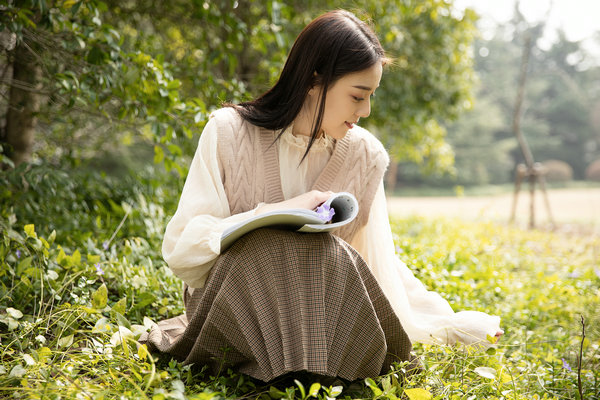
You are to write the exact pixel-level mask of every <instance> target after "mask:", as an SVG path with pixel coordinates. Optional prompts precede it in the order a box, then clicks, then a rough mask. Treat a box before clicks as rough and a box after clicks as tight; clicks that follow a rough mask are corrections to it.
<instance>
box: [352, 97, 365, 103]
mask: <svg viewBox="0 0 600 400" xmlns="http://www.w3.org/2000/svg"><path fill="white" fill-rule="evenodd" d="M352 98H353V99H354V101H356V102H359V101H363V100H364V98H363V97H356V96H352Z"/></svg>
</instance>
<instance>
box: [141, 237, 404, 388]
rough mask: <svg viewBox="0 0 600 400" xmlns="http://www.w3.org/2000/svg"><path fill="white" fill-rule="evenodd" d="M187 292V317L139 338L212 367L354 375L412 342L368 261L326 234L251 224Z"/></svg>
mask: <svg viewBox="0 0 600 400" xmlns="http://www.w3.org/2000/svg"><path fill="white" fill-rule="evenodd" d="M184 299H185V306H186V315H184V316H179V317H176V318H172V319H170V320H166V321H162V322H160V323H159V324H158V325H157V326H155V327H154V328H153V329H152V330H151V331H150V333H149V334H148V335H147V337H144V338H142V339H140V341H142V342H145V343H147V344H148V346H149V348H150V349H151V350H156V351H160V352H163V353H169V354H171V355H172V356H174V357H176V358H178V359H180V360H182V361H184V362H185V363H194V364H199V365H207V366H208V367H209V369H210V370H211V371H213V372H217V371H219V370H220V369H222V368H223V367H231V368H233V369H235V370H237V371H240V372H243V373H245V374H248V375H250V376H252V377H254V378H256V379H259V380H262V381H270V380H272V379H274V378H276V377H278V376H281V375H284V374H286V373H289V372H295V371H308V372H310V373H315V374H319V375H326V376H337V377H340V378H344V379H347V380H355V379H359V378H365V377H369V376H377V375H379V374H381V373H382V372H385V371H387V370H388V369H389V367H390V365H391V364H392V363H393V362H399V361H407V360H409V359H410V351H411V348H412V347H411V343H410V340H409V338H408V336H407V335H406V332H404V329H403V328H402V325H401V324H400V321H399V320H398V318H397V317H396V315H395V314H394V312H393V310H392V308H391V306H390V304H389V302H388V301H387V299H386V297H385V296H384V294H383V292H382V291H381V289H380V287H379V285H378V284H377V282H376V280H375V278H374V277H373V275H372V274H371V272H370V270H369V268H368V266H367V265H366V263H365V261H364V260H363V259H362V258H361V257H360V255H359V254H358V253H357V252H356V251H355V250H354V249H353V248H352V247H351V246H350V245H348V244H347V243H346V242H344V241H343V240H341V239H339V238H338V237H336V236H333V235H330V234H327V233H322V234H302V233H296V232H288V231H281V230H275V229H259V230H256V231H253V232H251V233H249V234H247V235H245V236H244V237H242V238H241V239H239V240H238V241H237V242H236V243H235V244H234V245H233V246H232V247H230V248H229V249H228V250H227V251H225V252H224V253H223V254H221V255H220V256H219V258H218V259H217V261H216V262H215V264H214V266H213V268H212V270H211V273H210V276H209V278H208V280H207V282H206V285H205V286H204V288H201V289H194V290H193V292H192V293H191V294H190V293H189V291H188V290H187V289H186V291H185V292H184Z"/></svg>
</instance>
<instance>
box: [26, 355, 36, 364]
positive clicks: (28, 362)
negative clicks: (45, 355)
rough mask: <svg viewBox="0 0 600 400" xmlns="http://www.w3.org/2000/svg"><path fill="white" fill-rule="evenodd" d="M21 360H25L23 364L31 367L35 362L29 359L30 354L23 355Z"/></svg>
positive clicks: (31, 358)
mask: <svg viewBox="0 0 600 400" xmlns="http://www.w3.org/2000/svg"><path fill="white" fill-rule="evenodd" d="M23 360H25V364H27V365H29V366H31V365H35V360H34V359H33V357H31V355H30V354H23Z"/></svg>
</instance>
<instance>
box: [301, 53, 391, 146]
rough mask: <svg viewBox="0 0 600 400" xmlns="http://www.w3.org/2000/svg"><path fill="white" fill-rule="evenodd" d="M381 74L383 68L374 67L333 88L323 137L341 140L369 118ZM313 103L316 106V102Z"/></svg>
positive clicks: (327, 106) (327, 105)
mask: <svg viewBox="0 0 600 400" xmlns="http://www.w3.org/2000/svg"><path fill="white" fill-rule="evenodd" d="M382 72H383V67H382V65H381V64H380V63H376V64H375V65H373V66H372V67H369V68H367V69H365V70H362V71H359V72H354V73H351V74H348V75H345V76H343V77H341V78H340V79H338V80H337V81H336V82H335V83H334V84H333V86H332V87H331V88H330V89H329V90H328V91H327V98H326V100H325V113H324V115H323V123H322V125H321V129H322V130H323V131H324V132H325V133H326V134H328V135H329V136H331V137H333V138H334V139H338V140H339V139H343V138H344V136H346V133H347V132H348V130H350V129H351V128H352V126H353V125H354V124H356V123H357V122H358V120H359V119H360V118H366V117H368V116H369V114H371V96H372V95H373V93H374V92H375V89H377V87H378V86H379V81H380V80H381V74H382ZM315 92H317V91H315ZM309 96H310V94H309ZM313 96H314V94H313ZM316 102H317V104H318V100H317V101H316Z"/></svg>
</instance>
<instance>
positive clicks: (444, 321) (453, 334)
mask: <svg viewBox="0 0 600 400" xmlns="http://www.w3.org/2000/svg"><path fill="white" fill-rule="evenodd" d="M351 245H352V246H353V247H354V248H355V249H356V250H357V251H358V252H359V253H360V254H361V256H362V257H363V258H364V259H365V261H366V262H367V264H368V265H369V267H370V269H371V271H372V272H373V275H375V278H376V279H377V282H378V283H379V285H380V287H381V289H382V290H383V292H384V294H385V295H386V297H387V299H388V300H389V302H390V304H391V305H392V308H393V309H394V312H395V313H396V315H397V316H398V318H399V319H400V322H401V323H402V326H403V328H404V330H405V331H406V333H407V335H408V336H409V338H410V340H411V341H413V342H415V341H416V342H421V343H428V344H432V343H446V344H454V343H456V342H461V343H464V344H474V343H479V344H481V345H483V346H487V345H490V344H491V343H490V342H489V341H488V340H487V339H486V338H487V335H490V336H492V337H493V336H494V335H495V334H496V333H497V332H499V331H501V329H500V317H497V316H491V315H488V314H485V313H482V312H478V311H462V312H458V313H455V312H454V311H453V310H452V307H450V304H448V302H447V301H446V300H444V299H443V298H442V297H441V296H440V295H439V294H437V293H435V292H432V291H428V290H427V289H426V288H425V286H423V284H422V283H421V282H420V281H419V280H418V279H417V278H416V277H415V276H414V274H413V273H412V271H411V270H410V269H409V268H408V267H407V266H406V264H405V263H404V262H402V261H401V260H400V259H399V258H398V256H397V255H396V251H395V246H394V240H393V237H392V231H391V228H390V223H389V217H388V212H387V203H386V200H385V192H384V188H383V182H382V183H381V184H380V185H379V188H378V189H377V193H376V194H375V199H374V201H373V205H372V206H371V210H370V215H369V222H368V223H367V225H366V226H365V227H364V228H363V229H362V230H360V231H359V232H358V233H357V234H356V235H355V237H354V238H353V240H352V243H351Z"/></svg>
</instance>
